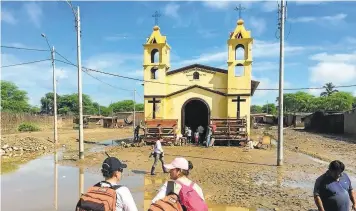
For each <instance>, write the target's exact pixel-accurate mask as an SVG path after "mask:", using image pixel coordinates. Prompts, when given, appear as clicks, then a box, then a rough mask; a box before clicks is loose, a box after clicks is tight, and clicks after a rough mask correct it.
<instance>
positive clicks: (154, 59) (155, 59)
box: [151, 49, 160, 63]
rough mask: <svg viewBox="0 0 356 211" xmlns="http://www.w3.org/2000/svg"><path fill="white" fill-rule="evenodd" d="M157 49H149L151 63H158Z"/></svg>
mask: <svg viewBox="0 0 356 211" xmlns="http://www.w3.org/2000/svg"><path fill="white" fill-rule="evenodd" d="M159 60H160V59H159V51H158V50H157V49H153V50H152V51H151V63H159Z"/></svg>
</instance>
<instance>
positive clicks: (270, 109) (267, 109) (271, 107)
mask: <svg viewBox="0 0 356 211" xmlns="http://www.w3.org/2000/svg"><path fill="white" fill-rule="evenodd" d="M262 112H263V113H268V114H273V115H274V114H277V108H276V105H275V104H274V103H268V104H266V105H263V106H262Z"/></svg>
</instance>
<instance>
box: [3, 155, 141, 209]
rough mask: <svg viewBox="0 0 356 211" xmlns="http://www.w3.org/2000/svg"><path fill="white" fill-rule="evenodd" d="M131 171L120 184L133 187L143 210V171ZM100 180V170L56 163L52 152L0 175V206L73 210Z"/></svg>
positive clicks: (5, 207) (6, 207)
mask: <svg viewBox="0 0 356 211" xmlns="http://www.w3.org/2000/svg"><path fill="white" fill-rule="evenodd" d="M129 174H130V176H128V173H125V174H124V175H123V178H122V181H121V184H123V185H125V186H127V187H128V188H129V189H130V190H131V192H132V195H133V197H134V199H135V202H136V204H137V206H138V209H139V210H141V209H142V206H143V204H142V202H143V192H142V190H138V189H139V188H141V187H143V175H136V174H133V175H132V173H131V172H129ZM131 175H132V176H131ZM101 180H103V178H102V175H100V174H95V173H89V172H85V171H83V169H79V168H76V167H68V166H60V165H58V164H54V156H53V155H50V156H44V157H40V158H38V159H35V160H32V161H30V162H29V163H27V164H25V165H23V166H21V167H20V168H19V170H17V171H16V172H13V173H9V174H5V175H2V176H1V183H2V184H1V191H2V192H3V193H6V194H2V195H1V200H2V204H1V209H2V210H27V211H54V210H58V211H67V210H73V209H74V208H75V205H76V203H77V201H78V199H79V197H80V194H81V192H83V191H84V192H85V191H86V190H87V189H88V188H89V187H90V186H92V185H94V184H95V183H97V182H98V181H101ZM135 189H137V191H135ZM19 201H21V203H18V202H19ZM56 207H57V209H56Z"/></svg>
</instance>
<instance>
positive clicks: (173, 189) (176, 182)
mask: <svg viewBox="0 0 356 211" xmlns="http://www.w3.org/2000/svg"><path fill="white" fill-rule="evenodd" d="M164 166H165V168H166V169H168V170H169V176H170V179H171V181H167V182H165V183H164V184H163V186H162V187H161V188H160V189H159V192H158V194H157V195H156V196H155V197H154V198H153V199H152V203H153V204H154V203H156V202H157V201H159V200H162V199H164V198H165V196H166V195H167V194H171V193H174V194H177V195H178V196H179V199H180V203H181V205H183V206H184V207H185V208H186V210H199V211H208V206H207V205H206V203H205V199H204V195H203V191H202V189H201V188H200V186H199V185H198V184H196V183H194V182H193V181H192V180H190V179H189V178H188V175H189V171H190V170H192V169H193V164H192V162H190V161H187V160H186V159H185V158H182V157H177V158H175V159H174V160H173V161H172V163H170V164H166V165H164ZM167 189H170V190H169V191H167Z"/></svg>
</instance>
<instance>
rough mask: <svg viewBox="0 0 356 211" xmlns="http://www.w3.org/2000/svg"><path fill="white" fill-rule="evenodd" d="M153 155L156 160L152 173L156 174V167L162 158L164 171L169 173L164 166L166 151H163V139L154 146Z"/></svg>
mask: <svg viewBox="0 0 356 211" xmlns="http://www.w3.org/2000/svg"><path fill="white" fill-rule="evenodd" d="M153 157H154V159H155V160H154V162H153V165H152V168H151V175H155V169H156V166H157V162H158V160H160V161H161V163H162V169H163V172H164V173H168V172H167V170H166V169H165V168H164V160H163V157H164V152H163V148H162V144H161V140H157V141H156V143H155V145H154V147H153Z"/></svg>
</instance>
